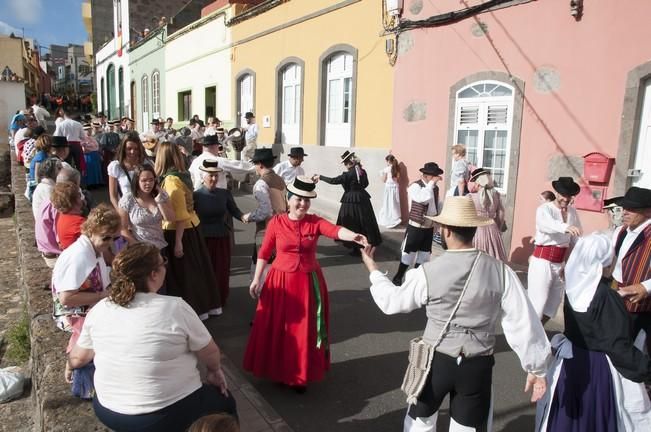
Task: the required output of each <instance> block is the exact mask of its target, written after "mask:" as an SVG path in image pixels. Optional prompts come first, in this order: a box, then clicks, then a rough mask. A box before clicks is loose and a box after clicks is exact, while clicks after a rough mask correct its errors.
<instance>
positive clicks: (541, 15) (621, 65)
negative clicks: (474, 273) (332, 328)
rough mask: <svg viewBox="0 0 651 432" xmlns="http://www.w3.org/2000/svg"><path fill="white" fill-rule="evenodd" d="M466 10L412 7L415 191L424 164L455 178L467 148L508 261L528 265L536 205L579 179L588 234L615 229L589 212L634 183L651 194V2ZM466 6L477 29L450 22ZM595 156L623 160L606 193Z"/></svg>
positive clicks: (404, 46) (409, 64) (402, 42)
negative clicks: (488, 194)
mask: <svg viewBox="0 0 651 432" xmlns="http://www.w3.org/2000/svg"><path fill="white" fill-rule="evenodd" d="M464 5H465V3H464V4H461V5H460V3H459V2H457V1H455V0H442V1H439V2H437V3H436V6H434V5H433V4H432V3H430V2H426V1H421V0H406V1H405V2H404V10H403V14H402V17H401V24H399V27H398V28H399V29H400V33H399V36H398V44H397V45H398V58H397V63H396V70H395V105H394V111H393V125H394V129H393V149H394V154H395V155H396V156H397V157H398V158H399V159H401V160H403V161H404V162H405V164H406V166H407V168H408V174H409V177H410V180H413V179H416V178H417V177H418V167H419V166H421V165H422V161H423V160H434V161H436V162H438V163H439V164H442V165H444V166H446V167H447V168H449V166H450V161H451V154H450V147H451V146H452V145H453V144H456V143H461V144H465V145H466V147H467V149H468V159H469V160H470V161H471V163H472V164H473V165H475V166H483V167H485V168H489V169H490V170H491V171H492V172H493V175H494V177H495V180H496V186H497V188H498V190H499V191H500V192H501V193H502V194H503V196H504V201H505V203H506V210H507V216H508V218H507V224H508V226H509V230H508V231H507V232H506V233H505V243H506V244H507V250H510V259H511V260H512V261H513V262H515V263H526V259H527V257H528V256H529V255H530V253H531V250H532V245H531V244H530V242H529V241H530V239H531V236H532V235H533V234H534V229H535V226H534V220H535V211H536V207H537V206H538V205H539V201H538V196H539V194H540V192H541V191H544V190H548V189H551V184H550V181H551V180H553V179H555V178H557V177H559V176H571V177H574V178H575V179H576V180H577V181H578V182H579V183H580V184H582V185H583V186H584V192H582V195H581V196H580V197H577V199H576V204H577V207H578V208H579V209H581V210H579V214H580V218H581V220H582V222H583V225H584V231H586V232H591V231H593V230H596V229H603V228H605V227H607V225H608V223H607V218H606V216H605V215H604V214H603V213H601V212H600V211H588V210H583V209H586V208H590V207H592V208H594V209H599V210H600V207H599V204H600V202H601V201H600V200H601V199H602V198H603V197H604V196H615V195H619V194H622V193H623V192H624V191H625V188H626V187H628V186H630V185H632V184H638V185H642V186H645V187H649V186H651V179H650V178H651V81H650V80H649V78H650V77H651V62H650V61H649V60H650V59H651V48H648V47H646V46H645V45H644V44H640V43H639V41H644V40H648V39H649V36H651V29H649V27H648V26H647V25H645V17H647V16H649V14H650V13H651V3H649V2H645V1H643V0H634V1H633V2H631V4H630V5H627V7H625V8H623V7H621V5H620V2H617V1H615V0H609V1H603V2H598V3H594V2H590V3H588V2H585V3H584V2H572V5H570V2H535V1H529V0H519V1H517V0H514V1H508V2H502V3H501V4H500V5H499V6H497V7H494V8H492V9H489V10H478V9H473V7H474V6H464ZM581 6H583V7H581ZM460 7H461V8H462V9H463V10H462V11H460V12H463V13H464V14H467V16H468V18H466V19H463V20H455V21H450V20H448V18H449V15H445V14H447V13H448V12H453V11H459V9H460ZM446 20H448V21H446ZM425 23H429V25H434V24H433V23H436V24H435V26H432V27H423V24H425ZM579 59H580V60H579ZM591 152H600V153H602V154H604V155H606V156H607V157H608V158H616V166H615V170H614V172H613V174H612V175H611V176H610V177H609V178H605V179H604V180H605V181H603V182H601V183H593V182H590V181H589V178H586V177H587V176H586V175H585V172H584V159H583V156H584V155H586V154H588V153H591ZM636 170H637V171H636ZM446 171H448V170H446ZM630 175H633V176H635V177H630ZM516 215H517V217H516Z"/></svg>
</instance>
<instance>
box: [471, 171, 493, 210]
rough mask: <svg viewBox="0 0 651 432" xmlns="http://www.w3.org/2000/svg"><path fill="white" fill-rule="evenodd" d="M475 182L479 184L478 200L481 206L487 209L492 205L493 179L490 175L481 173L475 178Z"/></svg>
mask: <svg viewBox="0 0 651 432" xmlns="http://www.w3.org/2000/svg"><path fill="white" fill-rule="evenodd" d="M475 183H477V185H479V202H480V203H481V205H482V207H484V209H486V211H488V210H489V209H490V208H491V207H492V206H493V200H494V198H493V187H494V185H493V179H491V176H490V175H489V174H488V173H486V174H481V175H480V176H479V177H477V179H476V180H475Z"/></svg>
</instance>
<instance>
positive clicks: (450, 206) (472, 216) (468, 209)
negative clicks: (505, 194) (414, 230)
mask: <svg viewBox="0 0 651 432" xmlns="http://www.w3.org/2000/svg"><path fill="white" fill-rule="evenodd" d="M425 217H426V218H428V219H431V220H433V221H434V222H437V223H439V224H441V225H447V226H453V227H480V226H487V225H490V224H492V223H494V222H493V219H491V218H487V217H482V216H478V215H477V210H476V209H475V204H474V203H473V202H472V198H470V197H469V196H462V197H459V196H455V197H447V198H446V199H445V204H444V205H443V211H442V212H441V214H440V215H438V216H425Z"/></svg>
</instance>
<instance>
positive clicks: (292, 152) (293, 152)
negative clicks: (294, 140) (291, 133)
mask: <svg viewBox="0 0 651 432" xmlns="http://www.w3.org/2000/svg"><path fill="white" fill-rule="evenodd" d="M287 156H290V157H293V158H302V157H305V156H307V155H306V154H305V151H304V150H303V147H292V148H290V149H289V154H288V155H287Z"/></svg>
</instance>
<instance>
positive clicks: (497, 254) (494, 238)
mask: <svg viewBox="0 0 651 432" xmlns="http://www.w3.org/2000/svg"><path fill="white" fill-rule="evenodd" d="M470 181H471V182H474V183H475V185H476V187H477V191H476V192H473V193H471V194H470V197H471V198H472V201H473V202H474V203H475V209H477V214H478V215H479V216H483V217H488V218H491V219H493V221H494V223H493V224H491V225H488V226H483V227H479V228H477V233H476V234H475V238H474V239H473V245H474V246H475V247H476V248H477V249H479V250H480V251H483V252H486V253H487V254H489V255H490V256H492V257H494V258H497V259H499V260H502V261H506V250H505V249H504V241H503V240H502V232H503V231H505V228H506V225H505V222H504V206H503V205H502V199H501V198H500V193H499V192H498V191H497V190H496V189H495V187H494V186H493V179H492V178H491V175H490V171H488V170H486V169H484V168H477V169H476V170H474V171H473V172H472V174H471V176H470Z"/></svg>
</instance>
